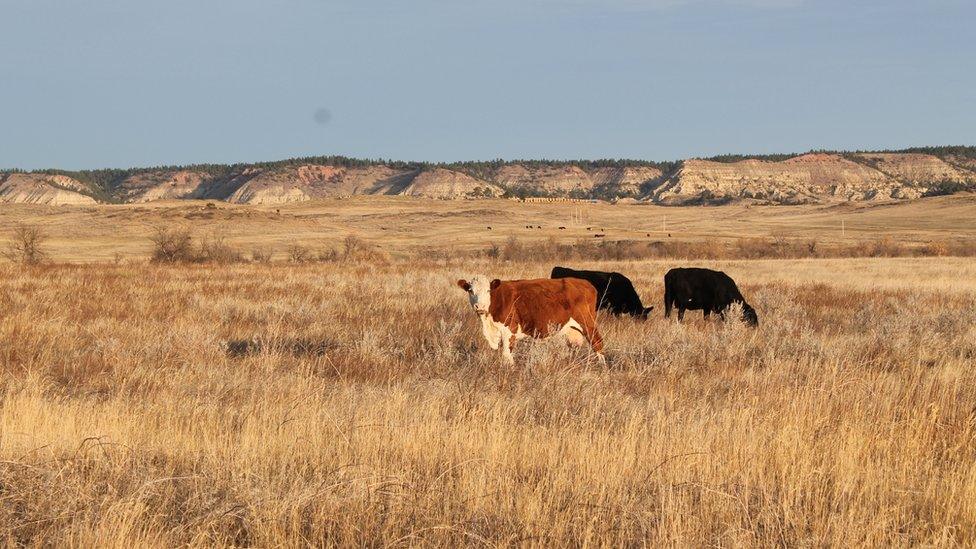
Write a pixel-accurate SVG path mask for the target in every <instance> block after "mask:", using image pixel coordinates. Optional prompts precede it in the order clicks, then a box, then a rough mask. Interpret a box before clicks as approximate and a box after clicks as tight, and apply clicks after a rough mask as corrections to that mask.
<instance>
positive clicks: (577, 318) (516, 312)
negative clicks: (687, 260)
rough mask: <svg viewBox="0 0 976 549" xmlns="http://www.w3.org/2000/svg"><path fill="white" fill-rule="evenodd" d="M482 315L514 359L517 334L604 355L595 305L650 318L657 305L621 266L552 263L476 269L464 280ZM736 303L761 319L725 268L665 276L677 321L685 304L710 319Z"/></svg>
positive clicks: (755, 320)
mask: <svg viewBox="0 0 976 549" xmlns="http://www.w3.org/2000/svg"><path fill="white" fill-rule="evenodd" d="M457 285H458V287H460V288H461V289H462V290H464V291H466V292H467V293H468V300H469V302H470V303H471V306H472V308H473V309H474V310H475V312H476V313H477V314H478V316H479V318H480V320H481V331H482V334H483V335H484V337H485V339H486V340H487V341H488V345H489V346H490V347H491V348H492V349H495V350H497V349H499V348H501V349H502V357H503V358H504V359H505V361H506V362H508V363H513V362H514V359H513V357H512V350H513V349H514V348H515V344H516V342H517V341H518V340H520V339H523V338H526V337H531V338H537V339H538V338H546V337H549V336H552V335H561V336H563V337H565V338H566V343H567V344H568V345H569V346H571V347H580V346H583V345H584V344H589V346H590V347H591V349H592V350H593V352H594V353H595V354H596V356H597V359H598V360H599V361H600V362H601V363H602V362H605V359H604V357H603V338H602V337H601V336H600V332H599V330H598V329H597V325H596V324H597V310H598V309H601V310H605V311H608V312H609V313H611V314H613V315H631V316H633V317H635V318H638V319H641V320H646V319H647V318H648V316H649V315H650V313H651V311H652V310H653V309H654V307H645V306H644V304H643V303H642V302H641V299H640V296H638V295H637V291H636V290H635V289H634V285H633V283H632V282H631V281H630V279H629V278H627V277H626V276H624V275H622V274H620V273H607V272H603V271H581V270H575V269H570V268H567V267H558V266H557V267H553V269H552V272H551V273H550V275H549V278H537V279H529V280H505V281H502V280H498V279H495V280H491V281H489V280H488V278H487V277H484V276H476V277H474V278H472V279H471V280H470V281H469V280H464V279H462V280H458V281H457ZM733 304H738V305H739V306H740V307H741V310H742V321H743V322H745V323H747V324H748V325H750V326H758V325H759V316H758V315H757V314H756V310H755V309H754V308H753V307H752V306H751V305H749V304H748V303H746V300H745V298H744V297H742V293H741V292H740V291H739V288H738V287H737V286H736V284H735V281H733V280H732V278H731V277H729V276H728V275H727V274H725V273H723V272H721V271H713V270H711V269H700V268H690V269H685V268H678V269H671V270H670V271H668V272H667V274H665V275H664V316H665V318H670V316H671V310H672V309H674V308H677V309H678V321H679V322H680V321H681V320H682V319H683V318H684V314H685V311H686V310H696V311H697V310H700V311H703V313H704V317H705V318H708V317H709V315H710V314H711V313H717V314H718V315H719V316H721V317H722V318H723V319H724V318H725V315H726V312H727V311H728V310H729V308H730V307H731V306H732V305H733Z"/></svg>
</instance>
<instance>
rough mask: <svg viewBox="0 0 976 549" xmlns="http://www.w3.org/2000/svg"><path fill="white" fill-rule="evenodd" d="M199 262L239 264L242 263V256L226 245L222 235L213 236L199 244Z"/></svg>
mask: <svg viewBox="0 0 976 549" xmlns="http://www.w3.org/2000/svg"><path fill="white" fill-rule="evenodd" d="M199 260H200V261H206V262H209V263H240V262H241V261H244V256H243V255H242V254H241V252H239V251H238V250H235V249H234V248H232V247H231V246H230V245H228V244H227V240H226V238H225V237H224V236H223V235H221V234H213V235H211V237H210V238H208V239H207V240H204V241H203V242H201V243H200V255H199Z"/></svg>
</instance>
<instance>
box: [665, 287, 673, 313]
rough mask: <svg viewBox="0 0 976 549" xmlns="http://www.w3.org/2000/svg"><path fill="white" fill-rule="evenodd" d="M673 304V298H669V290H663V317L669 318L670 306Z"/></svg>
mask: <svg viewBox="0 0 976 549" xmlns="http://www.w3.org/2000/svg"><path fill="white" fill-rule="evenodd" d="M673 304H674V300H673V299H671V292H669V291H667V290H665V291H664V318H671V306H672V305H673Z"/></svg>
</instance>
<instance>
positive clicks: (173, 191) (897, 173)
mask: <svg viewBox="0 0 976 549" xmlns="http://www.w3.org/2000/svg"><path fill="white" fill-rule="evenodd" d="M948 149H950V150H948V151H946V150H940V154H941V156H935V155H934V154H921V153H856V154H855V153H843V154H825V153H811V154H804V155H800V156H797V157H794V158H789V159H787V160H783V161H778V162H777V161H767V160H755V159H752V160H742V161H738V162H718V161H709V160H699V159H691V160H686V161H684V162H683V163H681V164H680V165H678V167H677V168H676V169H674V170H672V171H670V172H669V173H663V172H662V171H661V170H660V169H658V168H656V167H654V165H651V164H642V163H636V162H634V163H629V165H628V163H624V162H621V163H613V162H605V163H603V164H602V165H601V164H599V163H593V164H591V163H585V162H583V163H571V162H563V163H560V162H531V161H525V162H512V163H490V164H488V165H485V164H479V163H471V164H456V165H441V166H427V165H422V164H411V163H390V164H382V163H369V162H363V161H352V162H337V163H336V165H333V164H315V163H304V164H302V163H296V164H290V163H280V164H277V165H276V164H254V165H247V166H233V167H231V166H223V167H217V169H213V168H212V167H198V168H187V169H159V170H139V171H137V172H136V173H132V174H130V175H128V176H125V177H124V179H122V180H121V181H119V180H117V179H110V178H108V181H107V182H106V181H105V179H104V178H103V179H98V178H93V177H91V176H90V175H89V176H85V177H84V180H85V181H89V180H91V181H102V182H101V183H99V185H105V186H106V187H107V188H106V189H99V191H100V193H99V192H95V191H96V189H92V188H89V186H86V184H84V183H82V182H80V181H78V180H76V179H72V178H70V177H66V176H63V175H44V174H22V173H15V174H0V181H3V184H4V187H3V188H2V191H0V201H3V202H31V203H43V204H93V203H95V200H94V199H93V198H92V196H109V195H111V197H112V199H114V200H118V201H120V202H148V201H152V200H173V199H208V200H226V201H228V202H233V203H241V204H283V203H288V202H296V201H304V200H313V199H317V198H334V197H345V196H354V195H373V194H382V195H405V196H418V197H426V198H436V199H451V200H457V199H468V198H481V197H493V196H502V195H503V194H505V192H506V191H508V192H511V193H512V194H515V195H523V194H528V195H530V196H531V195H537V196H538V195H542V196H556V197H560V196H561V197H576V198H584V197H596V198H602V199H607V200H616V199H627V201H628V202H629V201H631V200H632V199H634V198H637V199H638V200H640V201H650V202H655V203H662V204H685V203H704V204H716V203H724V202H730V201H739V200H743V201H745V200H749V201H760V202H763V203H774V204H798V203H811V202H838V201H864V200H899V199H913V198H918V197H920V196H922V195H923V194H924V193H925V192H926V191H927V190H930V189H933V190H935V191H940V190H945V189H950V192H951V190H953V189H954V190H958V189H960V188H965V187H967V186H970V187H974V188H976V156H974V155H973V154H970V153H969V152H967V149H966V148H965V147H958V148H948ZM959 151H961V152H959ZM662 166H666V165H664V164H662ZM103 175H104V174H103ZM109 175H110V176H111V174H109Z"/></svg>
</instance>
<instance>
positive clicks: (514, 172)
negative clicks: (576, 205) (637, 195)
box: [491, 164, 595, 195]
mask: <svg viewBox="0 0 976 549" xmlns="http://www.w3.org/2000/svg"><path fill="white" fill-rule="evenodd" d="M491 180H492V181H493V182H495V183H498V184H499V185H503V186H505V187H507V188H524V189H529V190H531V191H533V192H537V193H542V194H555V195H569V194H572V193H574V192H575V193H587V192H589V191H591V190H593V187H594V185H595V183H594V181H593V178H592V177H590V174H589V173H587V172H586V171H585V170H583V169H582V168H580V167H578V166H553V167H550V166H543V167H538V168H528V167H525V166H523V165H521V164H511V165H508V166H503V167H501V168H499V169H498V170H496V171H495V173H494V174H492V177H491Z"/></svg>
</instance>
